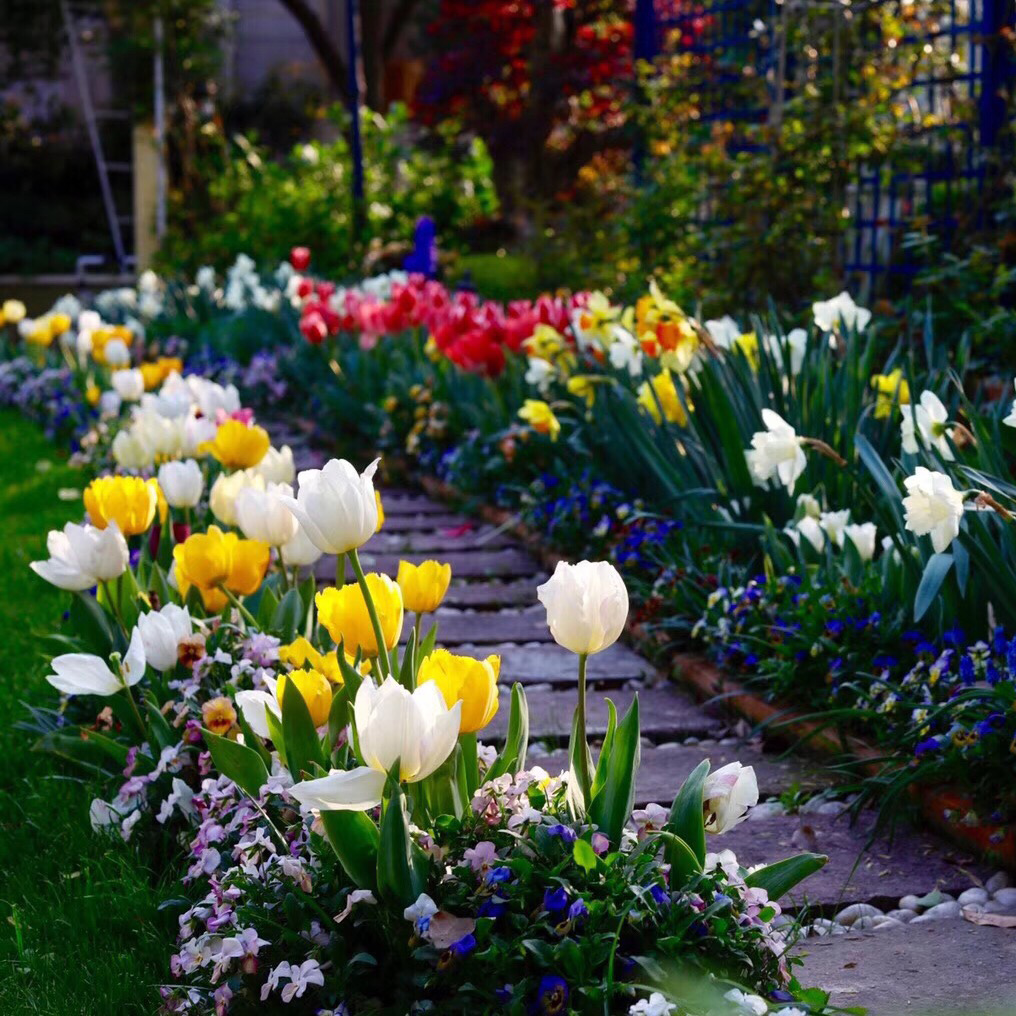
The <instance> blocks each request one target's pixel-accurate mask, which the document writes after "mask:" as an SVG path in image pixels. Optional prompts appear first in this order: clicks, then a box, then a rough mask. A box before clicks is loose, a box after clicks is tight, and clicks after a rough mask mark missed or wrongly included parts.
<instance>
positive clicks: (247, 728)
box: [236, 709, 272, 772]
mask: <svg viewBox="0 0 1016 1016" xmlns="http://www.w3.org/2000/svg"><path fill="white" fill-rule="evenodd" d="M265 712H266V713H267V712H268V709H265ZM236 722H237V725H238V726H239V727H240V730H242V731H243V743H244V744H246V745H247V747H248V748H253V749H254V751H256V752H257V753H258V754H259V755H260V756H261V761H262V762H264V764H265V768H266V769H267V770H268V771H269V772H271V769H272V753H271V752H270V751H269V750H268V749H267V748H266V747H265V743H264V741H262V740H261V738H260V737H258V735H257V734H255V733H254V731H253V730H252V729H251V725H250V724H249V723H248V722H247V719H246V717H245V716H244V715H243V710H242V709H237V711H236Z"/></svg>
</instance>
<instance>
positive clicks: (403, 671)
mask: <svg viewBox="0 0 1016 1016" xmlns="http://www.w3.org/2000/svg"><path fill="white" fill-rule="evenodd" d="M395 652H396V650H392V654H393V656H394V654H395ZM399 684H401V685H402V687H403V688H408V689H409V690H410V691H412V690H413V689H414V688H415V687H416V629H415V628H414V629H413V630H412V631H411V632H410V633H409V638H408V640H407V641H406V648H405V649H404V650H403V651H402V666H401V668H400V669H399Z"/></svg>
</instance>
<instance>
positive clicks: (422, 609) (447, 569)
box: [396, 561, 452, 614]
mask: <svg viewBox="0 0 1016 1016" xmlns="http://www.w3.org/2000/svg"><path fill="white" fill-rule="evenodd" d="M451 580H452V566H451V565H450V564H441V563H440V562H438V561H424V562H422V563H421V564H411V563H410V562H409V561H400V562H399V573H398V577H397V579H396V581H397V582H398V584H399V589H401V590H402V602H403V603H404V604H405V607H406V610H412V611H415V612H416V613H417V614H430V613H431V612H432V611H435V610H437V608H438V607H440V606H441V601H442V600H443V599H444V598H445V593H447V592H448V583H449V582H451Z"/></svg>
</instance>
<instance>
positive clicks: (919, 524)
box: [903, 466, 963, 554]
mask: <svg viewBox="0 0 1016 1016" xmlns="http://www.w3.org/2000/svg"><path fill="white" fill-rule="evenodd" d="M903 486H904V487H906V488H907V496H906V497H905V498H904V499H903V514H904V517H905V518H906V527H905V528H906V529H908V530H910V532H912V533H915V534H916V535H917V536H931V545H932V547H934V549H935V553H936V554H941V553H942V552H943V551H945V550H947V549H948V548H949V545H950V544H951V543H952V542H953V540H955V539H956V537H957V536H959V533H960V519H961V518H963V495H962V494H961V493H960V492H959V491H958V490H957V489H956V488H955V487H954V486H953V484H952V480H950V479H949V477H948V476H946V475H945V473H938V472H934V471H932V470H930V469H925V468H924V466H918V467H917V469H916V471H915V472H914V475H913V476H908V477H907V478H906V479H905V480H904V481H903Z"/></svg>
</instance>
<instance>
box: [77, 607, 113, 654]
mask: <svg viewBox="0 0 1016 1016" xmlns="http://www.w3.org/2000/svg"><path fill="white" fill-rule="evenodd" d="M67 629H68V630H69V631H73V632H76V633H77V635H78V638H79V639H80V640H81V642H82V643H83V646H84V649H85V650H86V651H87V652H90V653H94V654H95V655H96V656H101V657H102V658H103V659H106V658H107V657H108V656H109V654H110V653H111V652H113V649H114V648H115V647H116V645H117V635H116V634H115V632H114V629H113V623H112V622H111V620H110V616H109V614H107V613H106V611H105V610H103V609H102V606H101V605H100V604H99V601H98V600H96V598H95V597H94V596H89V595H88V594H87V593H75V594H74V598H73V599H72V600H71V609H70V617H69V618H68V623H67Z"/></svg>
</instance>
